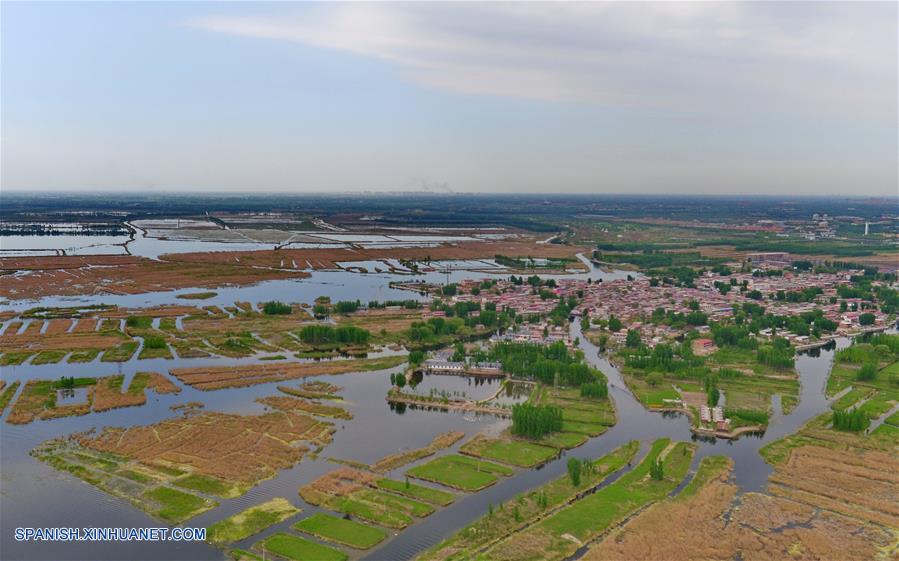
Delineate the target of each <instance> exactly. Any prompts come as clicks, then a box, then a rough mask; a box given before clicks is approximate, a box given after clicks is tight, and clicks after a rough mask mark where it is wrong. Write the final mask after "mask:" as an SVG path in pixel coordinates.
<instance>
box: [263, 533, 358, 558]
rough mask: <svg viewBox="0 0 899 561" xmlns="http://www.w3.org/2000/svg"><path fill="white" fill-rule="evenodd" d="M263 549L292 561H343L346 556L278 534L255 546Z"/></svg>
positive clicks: (323, 546)
mask: <svg viewBox="0 0 899 561" xmlns="http://www.w3.org/2000/svg"><path fill="white" fill-rule="evenodd" d="M256 549H264V550H265V551H267V552H269V553H274V554H276V555H280V556H282V557H286V558H287V559H293V560H294V561H345V560H346V559H347V554H346V553H344V552H342V551H340V550H338V549H334V548H332V547H328V546H325V545H321V544H319V543H315V542H313V541H309V540H307V539H305V538H301V537H299V536H292V535H290V534H286V533H284V532H278V533H277V534H274V535H272V536H270V537H268V538H266V539H264V540H263V541H261V542H259V543H258V544H256Z"/></svg>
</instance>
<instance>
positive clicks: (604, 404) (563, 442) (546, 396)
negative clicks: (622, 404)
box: [530, 385, 615, 448]
mask: <svg viewBox="0 0 899 561" xmlns="http://www.w3.org/2000/svg"><path fill="white" fill-rule="evenodd" d="M530 401H531V403H533V404H534V405H555V406H557V407H559V408H561V409H562V432H558V433H553V434H550V435H547V436H546V437H545V438H544V439H543V440H542V442H543V443H545V444H549V445H551V446H556V447H558V448H574V447H576V446H580V445H581V444H583V443H584V442H585V441H586V438H584V436H599V435H601V434H602V433H604V432H606V431H607V430H609V427H611V426H612V425H614V424H615V409H614V407H613V406H612V403H611V402H610V401H609V400H608V399H600V400H597V399H587V398H583V397H581V395H580V391H579V390H578V389H576V388H554V387H551V386H545V385H541V386H540V387H539V388H538V389H537V390H535V391H534V392H533V393H532V394H531V399H530Z"/></svg>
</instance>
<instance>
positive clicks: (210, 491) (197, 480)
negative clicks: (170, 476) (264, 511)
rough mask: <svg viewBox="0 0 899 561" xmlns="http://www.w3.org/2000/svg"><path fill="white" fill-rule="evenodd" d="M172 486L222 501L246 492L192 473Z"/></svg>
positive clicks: (223, 482) (237, 486)
mask: <svg viewBox="0 0 899 561" xmlns="http://www.w3.org/2000/svg"><path fill="white" fill-rule="evenodd" d="M172 484H173V485H175V486H177V487H181V488H183V489H192V490H194V491H199V492H201V493H206V494H207V495H215V496H217V497H221V498H223V499H233V498H234V497H239V496H241V495H243V494H244V492H246V489H245V488H243V487H241V486H239V485H236V484H233V483H229V482H227V481H222V480H221V479H216V478H215V477H209V476H208V475H203V474H200V473H192V474H190V475H188V476H186V477H182V478H181V479H176V480H175V481H173V482H172Z"/></svg>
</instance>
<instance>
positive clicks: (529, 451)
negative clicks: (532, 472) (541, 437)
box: [459, 437, 559, 467]
mask: <svg viewBox="0 0 899 561" xmlns="http://www.w3.org/2000/svg"><path fill="white" fill-rule="evenodd" d="M459 451H460V452H462V453H463V454H467V455H469V456H475V457H477V458H486V459H488V460H496V461H498V462H502V463H504V464H512V465H514V466H518V467H534V466H536V465H540V464H542V463H544V462H546V461H547V460H550V459H552V458H554V457H556V456H557V455H558V454H559V450H558V449H557V448H551V447H549V446H542V445H540V444H535V443H533V442H527V441H525V440H514V439H502V438H484V437H477V438H473V439H472V440H470V441H468V442H466V443H465V445H464V446H462V448H460V449H459Z"/></svg>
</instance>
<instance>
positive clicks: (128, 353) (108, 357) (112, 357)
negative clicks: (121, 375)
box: [100, 341, 138, 362]
mask: <svg viewBox="0 0 899 561" xmlns="http://www.w3.org/2000/svg"><path fill="white" fill-rule="evenodd" d="M137 346H138V345H137V343H136V342H135V341H128V342H127V343H122V344H121V345H119V346H118V347H113V348H111V349H109V350H107V351H106V352H105V353H103V356H101V357H100V360H101V361H103V362H125V361H127V360H128V359H130V358H131V357H132V356H134V352H135V351H136V350H137Z"/></svg>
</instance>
